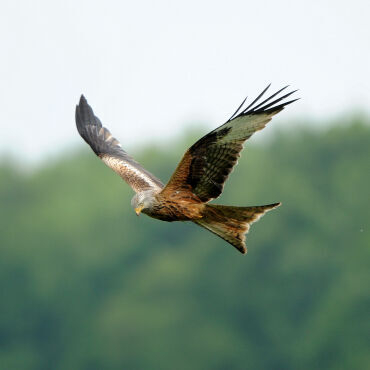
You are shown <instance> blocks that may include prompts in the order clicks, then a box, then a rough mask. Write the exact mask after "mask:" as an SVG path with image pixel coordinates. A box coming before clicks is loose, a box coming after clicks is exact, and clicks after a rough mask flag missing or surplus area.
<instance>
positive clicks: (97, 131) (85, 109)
mask: <svg viewBox="0 0 370 370" xmlns="http://www.w3.org/2000/svg"><path fill="white" fill-rule="evenodd" d="M269 86H270V85H269ZM269 86H267V87H266V89H264V90H263V91H262V93H261V94H260V95H259V96H258V97H257V98H256V99H255V100H254V101H253V102H252V103H250V104H249V105H248V106H247V107H245V108H244V105H245V102H246V99H245V100H244V101H243V102H242V104H241V105H240V106H239V108H238V109H237V110H236V112H235V113H234V114H233V115H232V116H231V117H230V119H229V120H228V121H227V122H226V123H224V124H223V125H221V126H220V127H218V128H216V129H215V130H213V131H211V132H210V133H208V134H207V135H205V136H203V137H202V138H201V139H199V140H198V141H197V142H196V143H195V144H193V145H192V146H191V147H190V148H189V149H188V150H187V151H186V152H185V154H184V156H183V158H182V159H181V161H180V163H179V164H178V166H177V168H176V170H175V172H174V173H173V174H172V176H171V178H170V180H169V182H168V183H167V185H166V186H164V185H163V183H162V182H161V181H160V180H159V179H158V178H157V177H155V176H154V175H152V174H151V173H150V172H148V171H147V170H145V168H144V167H142V166H141V165H140V164H139V163H138V162H136V161H135V160H134V159H133V158H132V157H131V156H129V155H128V154H127V153H126V152H125V151H124V150H123V149H122V147H121V144H120V143H119V141H118V140H117V139H115V138H114V137H113V136H112V135H111V133H110V132H109V130H108V129H107V128H105V127H103V126H102V124H101V122H100V120H99V118H98V117H96V116H95V115H94V112H93V110H92V109H91V107H90V106H89V105H88V104H87V101H86V99H85V97H84V96H81V99H80V102H79V104H78V105H77V107H76V125H77V130H78V132H79V133H80V135H81V136H82V138H83V139H84V140H85V141H86V142H87V143H88V144H89V145H90V147H91V149H92V150H93V151H94V152H95V154H96V155H97V156H99V157H100V158H101V159H102V161H103V162H104V163H105V164H106V165H107V166H109V167H110V168H111V169H112V170H113V171H115V172H116V173H117V174H118V175H120V176H121V177H122V178H123V180H125V181H126V182H127V183H128V184H129V185H130V186H131V187H132V189H133V190H134V191H135V192H136V194H135V195H134V197H133V198H132V201H131V204H132V206H133V208H134V209H135V212H136V214H137V215H139V214H140V213H141V212H143V213H145V214H147V215H148V216H150V217H153V218H157V219H159V220H163V221H192V222H194V223H196V224H198V225H199V226H202V227H204V228H206V229H207V230H209V231H211V232H213V233H214V234H216V235H218V236H219V237H221V238H223V239H224V240H226V241H227V242H229V243H230V244H231V245H233V246H234V247H235V248H237V249H238V250H239V251H240V252H241V253H246V252H247V247H246V244H245V234H246V233H247V232H248V230H249V227H250V225H251V224H252V223H253V222H255V221H257V220H258V219H259V218H260V217H261V216H262V215H263V214H264V213H265V212H267V211H269V210H271V209H273V208H276V207H278V206H279V205H280V203H274V204H268V205H264V206H255V207H232V206H221V205H213V204H208V202H209V201H210V200H212V199H215V198H217V197H218V196H219V195H220V194H221V193H222V191H223V187H224V183H225V181H226V180H227V178H228V176H229V174H230V172H231V171H232V169H233V167H234V166H235V165H236V163H237V161H238V158H239V157H240V152H241V151H242V149H243V144H244V142H245V141H246V140H247V139H249V138H250V137H251V136H252V135H253V134H254V133H255V132H256V131H258V130H261V129H263V128H264V127H265V125H266V124H267V123H268V122H269V121H270V120H271V118H272V117H273V116H274V115H275V114H277V113H279V112H280V111H282V110H283V109H284V107H285V106H287V105H288V104H290V103H293V102H294V101H296V100H298V99H293V100H289V101H285V102H282V101H284V99H287V98H288V97H289V96H290V95H291V94H293V93H294V92H295V91H292V92H289V93H287V94H285V95H283V96H280V97H277V98H276V99H274V98H275V97H276V96H279V94H280V93H281V92H282V91H283V90H285V89H286V88H287V87H284V88H283V89H280V90H279V91H277V92H276V93H274V94H273V95H271V96H270V97H268V98H267V99H265V100H263V101H262V102H259V101H260V99H261V98H262V96H263V95H264V94H265V92H266V91H267V89H268V88H269ZM280 102H281V103H280ZM279 103H280V104H279Z"/></svg>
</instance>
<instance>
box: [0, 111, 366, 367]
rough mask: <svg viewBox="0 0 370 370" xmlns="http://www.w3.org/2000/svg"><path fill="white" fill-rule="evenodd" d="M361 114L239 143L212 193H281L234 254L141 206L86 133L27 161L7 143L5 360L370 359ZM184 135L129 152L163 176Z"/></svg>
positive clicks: (203, 363)
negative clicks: (32, 166)
mask: <svg viewBox="0 0 370 370" xmlns="http://www.w3.org/2000/svg"><path fill="white" fill-rule="evenodd" d="M366 121H368V120H366V119H364V118H356V117H354V118H353V119H352V120H351V122H349V123H348V124H340V123H338V125H333V126H331V127H330V128H328V129H325V130H324V129H321V130H314V129H312V128H309V126H307V127H306V128H304V129H302V128H301V129H296V130H294V131H295V132H294V133H292V130H289V131H288V130H287V129H286V130H283V131H281V132H276V133H275V134H274V135H273V136H274V137H273V138H272V140H271V141H268V142H262V143H259V144H255V143H253V140H251V141H250V142H248V143H247V144H246V148H245V150H244V151H243V153H242V158H241V159H240V161H239V164H238V166H237V167H236V168H235V170H234V171H233V173H232V174H231V176H230V178H229V181H228V182H227V184H226V187H225V192H224V194H223V195H222V197H221V198H220V199H217V200H215V201H213V203H219V204H229V205H240V206H242V205H261V204H268V203H273V202H277V201H281V202H282V203H283V205H282V206H281V207H280V208H278V209H276V210H273V211H271V212H269V213H268V214H267V215H266V216H265V217H263V218H262V219H261V220H260V221H259V222H258V223H256V224H254V225H253V226H252V228H251V230H250V233H249V234H248V235H247V246H248V254H247V255H245V256H243V255H241V254H240V253H239V252H238V251H236V250H235V249H234V248H233V247H232V246H231V245H229V244H227V243H226V242H224V241H223V240H221V239H219V238H217V237H216V236H215V235H213V234H211V233H209V232H207V231H205V230H203V229H201V228H199V227H197V226H196V225H194V224H190V223H166V222H159V221H156V220H153V219H150V218H148V217H146V216H145V215H141V216H140V217H137V216H136V215H135V213H134V211H133V209H132V208H131V206H130V199H131V197H132V195H133V192H132V190H131V189H130V188H129V187H128V186H127V185H126V184H125V183H124V182H123V181H122V180H121V179H120V178H119V177H118V176H117V175H115V174H114V173H113V172H112V171H111V170H110V169H109V168H107V167H106V166H105V165H104V164H103V163H102V162H100V161H99V159H98V158H96V157H95V156H94V154H93V153H92V151H91V150H90V149H89V148H88V147H87V146H86V145H85V146H81V151H80V152H77V151H76V152H75V153H72V154H71V153H68V155H67V156H61V157H60V159H59V160H57V161H55V162H53V163H52V164H45V165H43V166H42V167H41V168H39V169H37V170H36V171H33V172H32V173H28V174H27V173H23V172H22V171H21V170H19V169H18V168H17V166H15V165H12V164H11V163H9V162H8V161H6V160H5V158H4V159H3V161H0V206H1V209H0V291H1V299H0V368H1V369H22V370H28V369H30V370H31V369H32V370H44V369H45V370H46V369H53V370H62V369H66V370H69V369H79V370H94V369H96V370H102V369H104V370H107V369H108V370H109V369H112V370H113V369H119V370H122V369H130V370H131V369H161V370H163V369H171V370H172V369H176V370H189V369H200V370H207V369H210V370H232V369H240V370H245V369H251V370H255V369H269V370H270V369H274V370H276V369H281V370H297V369H300V370H304V369H307V370H312V369H333V370H334V369H335V370H338V369H351V370H352V369H365V368H368V366H369V364H370V352H369V331H370V321H369V311H370V295H369V281H370V269H369V266H370V228H369V222H370V196H369V189H370V166H369V163H370V162H369V160H370V125H369V123H368V122H366ZM76 135H77V132H76ZM123 144H124V143H123ZM189 144H191V140H190V138H189V137H188V138H187V139H186V140H184V141H178V143H177V145H172V147H171V148H169V149H168V148H167V149H166V148H160V147H158V146H157V147H155V146H153V147H148V148H146V149H144V150H142V151H141V152H139V153H133V154H134V155H135V154H136V155H135V156H136V157H137V159H138V160H139V161H140V162H141V163H142V164H143V165H144V166H145V167H146V168H147V169H148V170H149V171H151V172H153V173H154V174H156V175H157V176H158V177H159V178H161V179H162V180H163V181H164V182H165V181H167V180H168V179H169V177H170V175H171V173H172V171H173V170H174V168H175V167H176V165H177V162H178V161H179V159H180V158H181V156H182V154H183V153H184V151H185V149H186V148H187V147H188V145H189ZM174 148H176V149H174Z"/></svg>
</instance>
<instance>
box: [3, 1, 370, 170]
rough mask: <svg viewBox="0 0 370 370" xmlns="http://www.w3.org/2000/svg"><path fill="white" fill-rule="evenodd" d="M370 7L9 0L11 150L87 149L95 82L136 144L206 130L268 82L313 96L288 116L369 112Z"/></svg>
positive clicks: (107, 120)
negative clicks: (84, 104) (84, 103)
mask: <svg viewBox="0 0 370 370" xmlns="http://www.w3.org/2000/svg"><path fill="white" fill-rule="evenodd" d="M369 13H370V3H369V2H368V1H361V0H353V1H351V2H348V1H341V0H336V1H320V2H314V1H288V0H280V1H233V0H229V1H227V2H226V1H208V0H206V1H200V0H198V1H193V0H188V1H182V2H176V1H165V0H159V1H148V0H143V1H136V2H134V1H109V0H105V1H92V0H90V1H78V0H74V1H66V0H65V1H50V0H48V1H37V0H35V1H25V0H23V1H16V0H11V1H10V0H2V1H1V4H0V47H1V49H2V53H1V54H2V57H1V58H0V111H1V119H0V128H1V135H0V156H1V155H7V156H9V155H10V156H12V157H14V158H16V159H18V160H21V161H24V163H27V164H28V163H29V164H32V163H42V162H44V161H47V160H48V159H49V158H54V157H58V156H60V155H62V153H63V152H65V151H72V150H87V148H86V144H85V143H84V142H83V141H82V140H81V138H80V137H79V136H78V133H77V131H76V128H75V123H74V109H75V105H76V104H77V102H78V100H79V97H80V95H81V93H83V94H84V95H85V96H86V98H87V99H88V101H89V103H90V104H91V105H92V107H93V109H94V111H95V113H96V115H97V116H98V117H99V118H100V119H101V121H102V122H103V124H104V125H105V126H107V127H108V128H109V129H110V131H111V132H112V133H113V135H114V136H115V137H116V138H117V139H119V140H120V141H121V143H122V146H123V147H124V148H128V149H129V150H131V151H135V150H137V149H138V148H140V147H142V146H144V145H146V144H148V143H153V142H154V143H159V145H166V143H167V142H168V141H169V140H171V139H172V138H175V137H177V136H178V135H180V134H181V133H182V132H184V130H186V129H187V128H189V127H197V126H199V129H203V130H205V131H204V132H205V133H206V131H207V129H212V128H215V127H217V126H219V125H220V124H222V123H223V122H225V121H226V120H227V119H228V118H229V116H230V115H231V113H233V111H234V110H235V109H236V108H237V106H238V105H239V103H240V102H241V101H242V100H243V98H244V97H245V96H247V95H248V96H249V97H251V98H253V97H255V96H256V95H258V94H259V92H260V91H261V90H262V89H263V88H264V87H265V86H266V85H267V84H268V83H272V87H271V89H272V90H274V89H275V90H277V89H279V88H281V87H283V86H285V85H287V84H289V85H290V86H291V88H292V89H299V92H297V97H300V98H301V100H300V101H299V102H297V103H294V104H293V105H291V106H289V108H287V109H286V110H284V112H282V113H280V114H279V116H278V117H276V119H274V125H275V126H276V127H285V126H289V129H292V130H294V127H298V126H300V125H302V124H304V123H305V122H307V120H309V119H316V120H319V121H320V122H324V121H325V120H330V119H333V118H338V117H340V116H341V115H345V114H346V113H349V112H353V111H361V112H363V113H365V114H369V113H370V76H369V75H370V47H369V42H370V26H369V22H368V14H369ZM272 90H271V91H272ZM184 150H185V148H184Z"/></svg>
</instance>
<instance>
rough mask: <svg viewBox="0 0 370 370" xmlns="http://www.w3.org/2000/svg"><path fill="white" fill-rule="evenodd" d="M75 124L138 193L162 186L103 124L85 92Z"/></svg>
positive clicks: (78, 108)
mask: <svg viewBox="0 0 370 370" xmlns="http://www.w3.org/2000/svg"><path fill="white" fill-rule="evenodd" d="M76 125H77V130H78V132H79V133H80V135H81V136H82V138H83V139H84V140H85V141H86V142H87V143H88V144H89V145H90V147H91V149H92V150H93V151H94V152H95V154H96V155H97V156H99V157H100V158H101V159H102V161H103V162H104V163H105V164H106V165H107V166H109V167H110V168H111V169H112V170H113V171H114V172H116V173H117V174H118V175H120V176H121V177H122V178H123V180H125V181H126V182H127V183H128V184H129V185H130V186H131V187H132V189H134V191H135V192H136V193H139V192H141V191H143V190H149V189H155V190H158V191H160V190H161V189H162V188H163V184H162V182H161V181H160V180H159V179H157V178H156V177H155V176H154V175H152V174H151V173H150V172H148V171H147V170H145V169H144V168H143V167H142V166H141V165H140V164H139V163H137V162H136V161H135V160H134V159H133V158H132V157H130V156H129V155H128V154H127V153H126V152H125V151H124V150H123V149H122V147H121V144H120V143H119V141H118V140H116V139H115V138H114V137H113V136H112V135H111V133H110V132H109V131H108V129H106V128H105V127H103V126H102V124H101V122H100V120H99V118H98V117H96V116H95V115H94V112H93V110H92V109H91V107H90V106H89V105H88V104H87V101H86V99H85V97H84V96H83V95H82V96H81V99H80V103H79V104H78V105H77V106H76Z"/></svg>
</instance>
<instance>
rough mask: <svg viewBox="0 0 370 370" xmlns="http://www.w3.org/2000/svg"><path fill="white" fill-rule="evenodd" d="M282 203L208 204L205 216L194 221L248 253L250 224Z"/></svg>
mask: <svg viewBox="0 0 370 370" xmlns="http://www.w3.org/2000/svg"><path fill="white" fill-rule="evenodd" d="M280 204H281V203H274V204H268V205H265V206H255V207H232V206H220V205H210V204H207V205H206V206H205V209H204V213H203V218H201V219H199V220H197V221H194V222H195V223H197V224H198V225H199V226H202V227H204V228H205V229H207V230H209V231H211V232H213V233H214V234H216V235H218V236H219V237H220V238H222V239H224V240H226V241H227V242H228V243H230V244H231V245H233V246H234V247H235V248H236V249H238V250H239V251H240V252H241V253H243V254H245V253H247V247H246V245H245V234H246V233H247V232H248V230H249V228H250V225H251V224H252V223H253V222H256V221H258V220H259V219H260V218H261V217H262V216H263V215H264V214H265V213H266V212H267V211H270V210H271V209H273V208H276V207H278V206H280Z"/></svg>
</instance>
